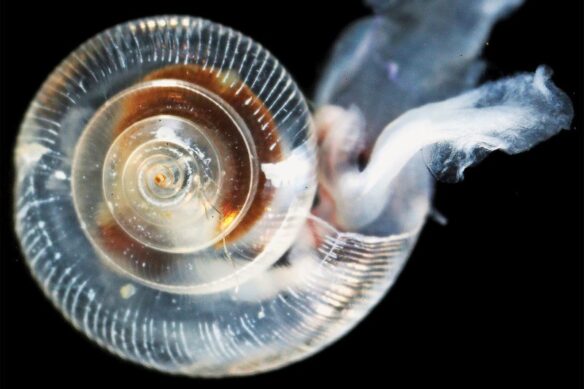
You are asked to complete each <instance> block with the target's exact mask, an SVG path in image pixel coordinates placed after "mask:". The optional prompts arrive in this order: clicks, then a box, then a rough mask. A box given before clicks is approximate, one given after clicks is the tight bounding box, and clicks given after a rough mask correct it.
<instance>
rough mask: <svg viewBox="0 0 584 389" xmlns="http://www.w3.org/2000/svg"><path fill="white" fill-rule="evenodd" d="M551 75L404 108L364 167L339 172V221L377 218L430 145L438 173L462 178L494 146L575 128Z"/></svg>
mask: <svg viewBox="0 0 584 389" xmlns="http://www.w3.org/2000/svg"><path fill="white" fill-rule="evenodd" d="M550 76H551V71H550V70H549V69H548V68H546V67H543V66H541V67H539V68H538V69H537V71H536V72H535V73H534V74H520V75H517V76H515V77H510V78H507V79H503V80H499V81H496V82H491V83H487V84H485V85H483V86H482V87H480V88H477V89H474V90H472V91H469V92H466V93H463V94H461V95H459V96H457V97H453V98H450V99H447V100H444V101H441V102H437V103H430V104H427V105H424V106H422V107H419V108H415V109H412V110H410V111H407V112H406V113H404V114H403V115H401V116H399V117H398V118H397V119H395V120H394V121H392V122H391V123H390V124H388V125H387V126H386V127H385V128H384V130H383V132H382V133H381V134H380V136H379V138H378V139H377V141H376V142H375V146H374V148H373V151H372V153H371V157H370V160H369V163H368V165H367V167H366V168H365V169H364V170H363V171H362V172H360V171H359V170H358V169H357V167H356V166H352V167H349V168H347V169H346V170H345V171H344V172H342V173H341V174H339V175H338V176H337V180H336V185H335V193H334V196H335V202H336V205H337V211H338V212H339V221H340V222H341V223H342V224H343V225H344V226H345V227H347V228H351V229H355V228H359V227H362V226H365V225H367V224H369V223H371V222H372V221H374V220H375V219H376V218H377V217H378V216H379V214H380V212H381V211H382V210H383V208H384V205H385V204H386V203H387V202H388V200H389V198H390V196H391V192H392V183H393V182H394V179H395V178H396V176H397V175H398V174H399V172H400V171H401V170H402V168H403V167H404V166H405V165H406V164H407V162H408V161H409V160H410V159H411V158H412V157H414V156H415V155H416V154H417V153H418V152H419V151H420V150H422V149H424V148H426V149H425V150H427V151H428V154H429V156H428V162H427V165H428V168H429V169H430V170H431V171H432V172H433V173H434V174H435V176H437V177H438V178H442V179H454V180H458V179H461V178H462V175H463V171H464V169H465V168H466V167H468V166H470V165H472V164H474V163H476V162H478V161H479V160H480V159H482V158H483V157H484V156H485V155H486V153H488V152H490V151H493V150H502V151H504V152H506V153H509V154H515V153H519V152H522V151H525V150H528V149H530V148H531V147H533V146H534V145H536V144H537V143H539V142H542V141H544V140H546V139H548V138H549V137H551V136H552V135H555V134H556V133H558V132H559V131H560V130H561V129H563V128H568V127H569V125H570V122H571V119H572V116H573V111H572V106H571V103H570V100H569V99H568V97H567V96H566V95H565V94H564V93H563V92H561V91H560V90H559V89H557V88H556V87H555V86H554V85H553V83H552V82H551V81H550ZM428 146H431V147H428Z"/></svg>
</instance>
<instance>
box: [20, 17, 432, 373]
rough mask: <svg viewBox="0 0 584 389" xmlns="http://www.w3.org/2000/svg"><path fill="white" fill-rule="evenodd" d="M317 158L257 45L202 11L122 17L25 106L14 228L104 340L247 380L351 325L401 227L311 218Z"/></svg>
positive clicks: (282, 78) (45, 280) (286, 81)
mask: <svg viewBox="0 0 584 389" xmlns="http://www.w3.org/2000/svg"><path fill="white" fill-rule="evenodd" d="M316 158H317V156H316V136H315V131H314V124H313V121H312V119H311V115H310V113H309V112H308V109H307V107H306V104H305V102H304V99H303V96H302V94H301V93H300V91H299V90H298V89H297V87H296V85H295V84H294V82H293V81H292V80H291V79H290V77H289V76H288V74H287V73H286V71H285V70H284V69H283V68H282V67H281V65H280V64H279V63H278V62H277V61H276V60H275V59H274V58H273V57H272V56H271V55H270V54H269V53H268V52H267V51H266V50H265V49H263V48H262V47H260V46H259V45H258V44H256V43H255V42H253V41H251V39H249V38H247V37H244V36H243V35H241V34H239V33H237V32H235V31H233V30H231V29H229V28H226V27H223V26H220V25H217V24H214V23H211V22H208V21H206V20H202V19H196V18H190V17H159V18H150V19H143V20H138V21H133V22H129V23H126V24H123V25H121V26H118V27H115V28H113V29H111V30H108V31H106V32H104V33H102V34H100V35H98V36H97V37H95V38H93V39H92V40H90V41H89V42H87V43H86V44H84V45H83V46H81V47H80V48H79V49H77V50H76V51H74V52H73V53H72V54H71V55H70V56H69V57H68V58H67V59H65V61H64V62H63V63H62V64H61V65H60V66H59V67H58V68H57V69H56V70H55V72H54V73H53V74H52V75H51V76H50V77H49V79H48V80H47V81H46V82H45V84H44V86H43V87H42V88H41V90H40V91H39V93H38V95H37V96H36V98H35V100H34V101H33V103H32V104H31V107H30V109H29V111H28V112H27V114H26V117H25V120H24V123H23V125H22V128H21V132H20V135H19V139H18V145H17V148H16V161H17V169H18V177H17V182H16V191H15V193H16V199H17V200H16V210H15V212H16V227H17V232H18V234H19V237H20V239H21V243H22V249H23V251H24V253H25V256H26V258H27V260H28V263H29V266H30V267H31V270H32V272H33V274H34V276H35V277H36V278H37V280H38V281H39V284H40V285H42V287H43V290H44V291H45V293H46V294H47V295H48V296H49V297H50V298H51V299H52V300H53V302H54V303H55V304H56V305H57V306H58V307H59V308H60V309H61V310H62V311H63V313H64V314H65V316H66V317H67V318H68V319H69V320H70V321H71V322H72V323H73V325H74V326H75V327H77V328H79V329H80V330H81V331H83V332H84V333H85V334H86V335H87V336H89V337H90V338H91V339H93V340H94V341H96V342H98V343H99V344H101V345H102V346H104V347H105V348H107V349H109V350H110V351H112V352H114V353H116V354H117V355H119V356H121V357H123V358H126V359H130V360H133V361H135V362H137V363H140V364H143V365H146V366H149V367H152V368H156V369H159V370H164V371H168V372H173V373H182V374H189V375H198V376H222V375H232V374H250V373H255V372H258V371H263V370H266V369H271V368H274V367H278V366H281V365H284V364H287V363H290V362H292V361H294V360H297V359H300V358H303V357H305V356H306V355H308V354H310V353H313V352H315V351H317V350H318V349H320V348H322V347H324V346H325V345H326V344H328V343H330V342H331V341H333V340H334V339H336V338H338V337H339V336H341V335H342V334H343V333H344V332H346V331H347V330H348V329H349V328H350V327H351V326H352V325H354V323H356V322H358V320H360V318H361V317H363V315H365V313H366V312H367V311H368V310H369V309H370V307H371V306H372V304H373V303H374V302H375V300H377V299H379V298H380V297H381V295H382V293H383V291H385V290H386V289H387V288H388V286H389V284H390V283H391V281H392V280H393V278H394V277H395V275H396V273H397V270H398V269H399V268H400V266H401V263H402V261H403V258H405V255H406V253H407V252H408V250H409V248H410V247H411V244H412V242H413V239H414V237H415V234H413V233H409V234H404V235H403V236H400V235H396V236H391V237H389V236H388V237H378V238H376V237H365V236H360V235H358V234H351V233H343V232H340V231H339V230H337V229H336V228H335V227H334V226H333V225H331V224H329V223H328V222H327V221H326V220H323V219H321V218H318V217H317V216H314V215H311V214H310V209H311V207H312V204H313V202H314V201H315V194H316V188H317V186H316V176H317V173H316ZM421 214H423V213H421ZM345 247H348V248H351V250H349V251H346V250H345ZM370 295H371V296H370Z"/></svg>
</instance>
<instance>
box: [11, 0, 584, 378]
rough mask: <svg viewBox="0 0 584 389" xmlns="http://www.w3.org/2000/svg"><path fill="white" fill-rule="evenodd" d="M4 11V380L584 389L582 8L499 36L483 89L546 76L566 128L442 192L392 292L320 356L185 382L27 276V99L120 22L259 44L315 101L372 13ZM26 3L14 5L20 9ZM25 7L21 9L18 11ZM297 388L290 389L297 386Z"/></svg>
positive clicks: (41, 5) (115, 6)
mask: <svg viewBox="0 0 584 389" xmlns="http://www.w3.org/2000/svg"><path fill="white" fill-rule="evenodd" d="M157 3H159V4H158V5H156V6H154V5H152V6H147V5H144V4H141V3H135V4H133V5H131V6H130V5H129V4H124V5H122V2H120V1H118V2H112V3H108V2H104V1H95V0H94V1H87V2H73V3H69V4H70V5H66V4H61V5H59V4H56V3H55V2H38V3H35V4H32V3H30V2H24V1H20V2H15V3H11V4H6V3H3V4H2V9H1V10H0V13H1V17H2V20H1V21H0V26H1V29H2V34H1V39H2V42H1V47H2V54H1V74H2V80H1V86H0V90H1V109H2V113H1V115H0V118H1V128H0V133H1V134H2V147H3V149H2V153H1V156H2V165H3V166H4V168H3V169H2V174H3V176H0V179H1V181H3V184H2V190H1V191H0V192H1V198H0V200H1V201H2V203H3V204H4V209H5V210H6V211H7V212H6V213H5V214H4V215H3V217H2V219H3V222H4V224H3V228H4V229H3V231H2V234H1V236H2V242H1V261H0V264H1V269H2V279H1V281H0V287H1V291H2V293H1V299H2V301H1V308H2V309H1V313H0V315H1V316H0V317H1V334H2V337H1V339H0V352H1V360H2V362H1V365H0V382H1V383H2V387H3V388H13V387H21V386H22V387H25V386H26V385H28V384H31V383H34V382H42V383H44V384H47V385H49V386H50V387H52V386H53V385H60V386H62V387H75V388H80V387H84V386H85V385H112V386H115V387H118V386H121V385H133V387H139V386H138V385H143V384H145V383H146V384H148V387H156V386H158V387H163V388H173V387H218V386H225V385H232V386H235V385H242V384H243V385H246V386H247V385H257V384H267V385H282V384H284V385H310V386H312V385H326V386H327V387H334V386H337V385H341V384H348V383H349V382H351V381H354V382H359V383H360V385H373V384H375V385H384V386H385V385H387V386H388V387H393V388H402V387H413V386H415V387H418V386H420V387H428V386H432V387H434V386H442V385H444V386H446V387H465V388H474V387H476V386H479V385H480V384H490V385H492V386H495V385H496V386H511V387H530V386H534V385H538V387H539V386H542V387H556V388H567V387H581V386H582V366H583V359H582V343H583V342H582V340H583V339H582V329H583V321H582V308H583V299H582V295H583V294H582V270H583V267H582V263H583V261H582V259H583V258H582V257H583V256H582V254H583V251H582V236H583V235H582V234H583V229H582V199H583V193H582V177H583V171H582V167H583V161H582V144H583V142H582V109H581V108H582V95H583V92H582V74H583V69H584V65H583V62H582V48H583V46H584V43H583V39H582V36H583V34H582V12H583V11H582V2H580V1H533V0H532V1H528V2H527V4H526V5H524V6H523V8H521V9H520V10H519V11H518V12H517V13H515V14H514V15H512V17H510V18H509V19H507V20H505V21H503V22H502V23H500V24H499V25H498V26H497V27H496V28H495V30H494V33H493V34H492V36H491V38H490V39H489V45H488V46H486V47H485V52H484V57H485V58H486V59H487V60H488V62H489V64H490V68H489V71H488V73H487V78H497V77H501V76H505V75H509V74H512V73H514V72H516V71H521V70H529V71H533V70H534V69H535V68H536V66H537V65H538V64H541V63H545V64H548V65H550V66H551V67H552V68H553V69H554V71H555V77H554V80H555V81H556V83H557V84H558V86H559V87H560V88H562V89H563V90H565V91H566V92H567V93H568V94H569V95H570V97H571V98H572V99H573V102H574V106H575V108H576V113H577V116H576V118H575V121H574V123H573V130H571V131H564V132H562V133H561V134H560V135H559V136H557V137H555V138H553V139H551V140H550V141H548V142H545V143H544V144H542V145H539V146H537V147H536V148H535V149H534V150H532V151H529V152H527V153H525V154H521V155H517V156H513V157H509V156H506V155H503V154H499V153H495V155H492V156H490V157H489V158H487V159H486V160H485V161H484V162H483V163H482V164H481V165H480V166H478V167H476V168H471V169H469V170H468V171H467V173H466V179H465V181H463V182H462V183H460V184H456V185H448V184H438V190H437V195H436V199H435V205H436V207H437V209H438V210H440V211H441V212H442V213H443V214H444V215H445V216H446V217H447V218H448V220H449V223H448V225H447V226H440V225H438V224H436V223H434V222H432V221H430V222H428V224H427V226H426V228H425V229H424V231H423V233H422V236H421V238H420V240H419V243H418V245H417V248H416V249H415V251H414V253H413V255H412V257H411V259H410V261H409V263H408V264H407V266H406V268H405V270H404V271H403V273H402V275H401V276H400V278H399V279H398V281H397V283H396V285H395V286H394V287H393V289H392V290H391V292H390V293H389V295H388V296H387V297H386V298H385V299H384V300H383V301H382V302H381V304H379V306H377V308H376V309H375V310H374V311H373V312H372V313H371V314H370V315H369V316H368V317H367V318H366V319H365V320H364V322H363V323H362V324H360V325H359V326H358V327H357V328H356V329H355V330H353V331H352V332H351V333H350V334H349V335H348V336H346V337H345V338H343V339H342V340H340V341H338V342H337V343H335V344H334V345H333V346H331V347H329V348H328V349H326V350H324V351H323V352H321V353H319V354H318V355H316V356H313V357H311V358H309V359H308V360H305V361H303V362H300V363H297V364H295V365H293V366H290V367H287V368H285V369H283V370H279V371H275V372H271V373H268V374H263V375H259V376H255V377H250V378H243V379H228V380H192V379H188V378H183V377H173V376H167V375H164V374H160V373H157V372H154V371H149V370H146V369H143V368H141V367H139V366H136V365H133V364H130V363H127V362H123V361H121V360H119V359H118V358H116V357H113V356H112V355H110V354H109V353H107V352H105V351H102V350H101V349H99V348H98V347H97V346H95V345H94V344H92V343H90V342H89V341H88V340H86V339H85V338H84V336H82V335H81V334H80V333H78V332H77V331H76V330H74V329H73V328H72V327H71V326H70V325H69V324H67V323H65V321H64V320H63V319H62V318H61V315H60V314H59V313H58V312H57V311H56V310H55V309H54V308H53V307H52V306H51V304H50V303H49V302H48V301H47V300H46V299H45V298H44V296H43V295H42V293H41V291H40V289H39V288H38V287H37V286H36V284H35V283H34V281H33V280H32V278H31V277H30V275H29V273H28V270H27V268H26V266H25V263H24V261H23V259H22V257H21V255H20V253H19V249H18V244H17V242H16V240H15V238H14V234H13V232H12V226H11V219H12V216H11V193H10V190H11V186H12V179H13V176H12V172H11V166H12V148H13V144H14V138H15V135H16V132H17V129H18V125H19V122H20V120H21V118H22V115H23V114H24V111H25V109H26V107H27V105H28V103H29V101H30V100H31V99H32V97H33V94H34V93H35V92H36V90H37V89H38V87H39V86H40V85H41V83H42V82H43V80H44V78H45V77H46V76H47V75H48V74H49V73H50V72H51V70H52V69H53V68H54V67H55V66H56V65H57V64H58V62H59V61H60V60H61V59H62V58H64V57H65V56H66V55H67V54H68V53H69V52H70V51H71V50H73V49H74V48H75V47H77V46H78V45H79V44H80V43H82V42H83V41H84V40H86V39H88V38H90V37H91V36H92V35H94V34H95V33H97V32H99V31H101V30H103V29H105V28H107V27H110V26H112V25H114V24H116V23H119V22H123V21H126V20H128V19H132V18H136V17H142V16H148V15H154V14H163V13H180V14H190V15H196V16H202V17H205V18H209V19H211V20H214V21H217V22H220V23H222V24H225V25H228V26H231V27H234V28H235V29H237V30H240V31H242V32H243V33H245V34H247V35H249V36H251V37H253V38H254V39H255V40H257V41H259V42H261V43H262V44H263V45H265V46H266V47H267V48H268V49H269V50H270V51H272V52H273V54H274V55H275V56H276V57H277V58H279V59H280V61H281V62H282V63H283V64H284V65H285V66H286V67H287V68H288V69H289V71H290V73H291V74H292V75H293V76H294V77H295V78H296V80H297V81H298V82H299V84H300V86H301V88H302V89H303V90H304V91H305V92H306V94H307V96H310V95H311V92H312V90H313V86H314V82H315V80H316V79H317V77H318V74H319V71H320V69H321V68H322V65H323V63H324V60H325V58H326V56H327V53H328V51H329V48H330V47H331V44H332V42H333V41H334V40H335V38H336V37H337V36H338V34H339V32H340V31H341V29H342V28H343V27H344V26H346V25H347V24H348V23H349V22H350V21H352V20H355V19H356V18H358V17H360V16H364V15H366V14H368V12H369V11H368V9H367V8H366V7H364V6H363V5H361V3H360V2H358V1H352V2H349V1H346V2H336V3H331V5H328V3H325V2H318V1H315V0H311V1H299V0H295V1H290V2H286V4H284V2H282V3H280V2H278V1H273V2H266V3H258V2H255V1H237V2H235V1H234V2H229V1H212V2H209V1H207V2H197V1H188V2H184V3H183V4H182V5H177V4H174V3H176V2H164V1H163V2H157ZM19 6H20V7H19ZM17 7H18V9H17ZM292 387H293V386H292Z"/></svg>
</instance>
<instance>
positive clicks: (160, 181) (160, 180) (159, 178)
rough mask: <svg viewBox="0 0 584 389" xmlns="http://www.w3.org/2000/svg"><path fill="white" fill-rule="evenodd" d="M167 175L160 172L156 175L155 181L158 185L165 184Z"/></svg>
mask: <svg viewBox="0 0 584 389" xmlns="http://www.w3.org/2000/svg"><path fill="white" fill-rule="evenodd" d="M165 182H166V176H165V175H164V174H163V173H158V174H156V175H155V176H154V183H155V184H156V185H158V186H164V183H165Z"/></svg>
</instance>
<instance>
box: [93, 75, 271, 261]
mask: <svg viewBox="0 0 584 389" xmlns="http://www.w3.org/2000/svg"><path fill="white" fill-rule="evenodd" d="M160 79H175V80H181V81H186V82H189V83H192V84H195V85H197V86H199V87H202V88H204V89H206V90H208V91H210V92H212V93H214V94H216V95H218V96H219V97H221V98H222V99H223V100H224V101H225V102H226V103H227V104H229V106H230V107H231V108H232V109H233V110H234V111H235V112H237V114H238V115H239V116H240V118H241V119H242V120H243V122H244V123H245V124H246V125H247V127H248V129H249V131H250V133H251V137H252V139H253V142H254V144H255V147H256V152H257V157H258V162H259V164H260V165H261V164H262V163H275V162H278V161H281V160H282V146H281V144H280V142H279V137H278V136H277V134H278V131H277V127H276V124H275V123H274V121H273V120H272V116H271V114H270V112H269V110H268V108H267V107H266V106H265V105H264V104H263V102H262V101H261V100H260V99H259V98H258V96H257V95H255V93H254V92H253V91H252V90H251V89H250V88H249V87H248V86H247V85H244V84H243V81H242V80H241V79H239V78H236V77H234V76H233V75H232V74H227V73H225V72H221V71H218V70H216V69H209V68H207V69H203V68H202V67H201V66H199V65H192V64H191V65H170V66H167V67H164V68H161V69H158V70H155V71H153V72H151V73H149V74H147V75H146V76H145V77H144V78H143V79H142V80H141V81H153V80H160ZM226 81H227V82H226ZM165 89H166V88H165ZM236 91H239V92H238V93H237V94H236ZM199 103H200V102H199V101H197V99H196V97H193V95H192V94H188V93H184V89H182V88H177V89H176V90H171V91H170V92H169V91H168V90H166V91H165V92H159V90H157V88H154V89H153V90H151V91H146V92H145V93H138V94H136V96H135V97H132V98H131V99H129V101H128V102H127V103H126V105H125V106H124V109H122V110H121V111H122V112H120V113H119V117H118V118H117V123H116V127H115V129H114V133H113V135H114V137H116V136H117V135H119V134H120V133H121V132H122V131H124V130H125V129H126V128H127V127H129V126H130V125H131V124H133V123H135V122H137V121H139V120H142V119H145V118H147V117H151V116H154V115H176V116H179V117H182V118H184V119H187V120H192V121H193V122H196V123H209V124H210V126H211V124H212V127H216V128H220V129H221V133H211V134H207V135H210V136H211V137H221V138H222V139H221V140H222V141H218V142H215V143H216V144H218V145H224V146H223V147H229V148H231V150H225V151H229V152H230V153H229V154H231V155H237V154H241V153H246V151H245V146H244V145H243V144H242V142H241V138H240V137H239V136H238V134H236V133H233V131H236V129H234V127H233V126H232V125H228V124H227V123H225V125H223V123H222V121H225V120H227V119H226V118H225V117H218V116H212V117H209V112H208V111H206V110H204V109H199V108H201V107H200V104H199ZM226 139H227V140H229V141H228V142H226V141H225V140H226ZM240 143H241V144H240ZM222 163H224V168H225V169H235V170H234V172H235V175H236V177H237V179H236V180H235V181H234V184H232V185H228V186H227V187H226V190H227V191H228V192H227V193H225V195H224V196H223V197H222V198H223V201H222V202H221V203H220V204H219V207H218V208H219V209H218V210H217V211H218V212H219V213H220V215H221V217H222V218H223V220H224V222H225V223H229V222H230V221H231V220H233V219H234V218H235V216H237V212H239V210H240V209H241V207H242V204H243V202H245V197H246V196H247V193H246V192H247V191H246V190H242V185H247V184H248V183H249V180H250V179H251V177H249V170H250V169H249V159H248V158H247V155H245V156H243V155H241V158H237V159H236V160H230V161H222ZM242 164H243V165H245V166H242ZM273 195H274V188H273V187H271V185H270V183H269V181H267V180H266V177H265V176H264V174H263V172H262V171H261V169H259V177H258V183H257V190H256V193H255V196H254V198H253V200H252V202H251V206H250V207H249V209H248V211H247V212H246V214H245V215H244V216H243V218H242V219H241V220H240V222H239V224H238V225H237V226H236V227H235V228H234V229H233V231H231V232H230V233H229V235H227V236H226V237H225V242H232V241H234V240H235V239H237V238H238V237H240V236H242V235H243V234H244V233H245V232H246V231H248V230H249V229H250V228H251V227H252V226H253V225H254V224H255V223H256V222H257V221H258V220H259V218H260V217H261V216H262V214H263V213H264V211H265V209H266V207H268V206H269V204H270V202H271V200H272V198H273ZM225 223H221V227H220V228H222V227H223V226H224V225H225ZM100 225H101V232H102V237H103V238H104V241H105V243H106V244H111V247H110V249H113V250H115V251H118V250H124V249H125V247H128V246H129V245H130V243H131V242H132V239H131V237H129V236H128V235H127V234H126V233H125V232H124V231H123V230H122V229H121V228H120V227H119V226H117V223H116V222H115V220H114V219H113V218H112V217H108V218H106V219H105V220H104V219H102V220H101V221H100ZM108 242H109V243H108ZM220 244H223V242H220ZM132 246H134V247H135V245H133V244H132Z"/></svg>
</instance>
